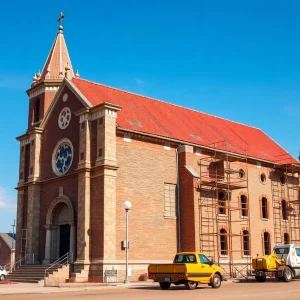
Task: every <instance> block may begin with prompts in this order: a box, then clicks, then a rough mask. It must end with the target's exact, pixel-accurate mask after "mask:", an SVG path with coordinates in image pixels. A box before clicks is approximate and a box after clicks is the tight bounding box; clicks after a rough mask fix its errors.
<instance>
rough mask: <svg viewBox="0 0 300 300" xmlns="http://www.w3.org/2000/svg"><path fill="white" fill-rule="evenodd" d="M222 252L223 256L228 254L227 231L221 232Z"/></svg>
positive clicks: (222, 230)
mask: <svg viewBox="0 0 300 300" xmlns="http://www.w3.org/2000/svg"><path fill="white" fill-rule="evenodd" d="M220 250H221V255H227V253H228V247H227V231H226V230H225V229H221V230H220Z"/></svg>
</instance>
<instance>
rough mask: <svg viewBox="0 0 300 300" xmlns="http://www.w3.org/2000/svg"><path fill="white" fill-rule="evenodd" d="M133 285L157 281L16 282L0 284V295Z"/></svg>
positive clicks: (128, 286) (147, 284)
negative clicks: (47, 283)
mask: <svg viewBox="0 0 300 300" xmlns="http://www.w3.org/2000/svg"><path fill="white" fill-rule="evenodd" d="M133 286H153V287H155V286H157V283H155V282H151V281H140V282H133V283H129V284H124V283H88V282H87V283H62V284H60V286H59V287H44V286H40V285H39V284H38V283H16V284H0V295H8V294H44V293H62V292H74V291H85V290H96V289H105V288H106V289H107V288H108V289H112V288H114V289H116V288H130V287H133Z"/></svg>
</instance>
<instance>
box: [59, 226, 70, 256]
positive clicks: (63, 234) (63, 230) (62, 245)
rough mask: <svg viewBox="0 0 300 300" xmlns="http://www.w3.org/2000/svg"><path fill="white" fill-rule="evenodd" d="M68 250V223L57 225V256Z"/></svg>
mask: <svg viewBox="0 0 300 300" xmlns="http://www.w3.org/2000/svg"><path fill="white" fill-rule="evenodd" d="M68 252H70V225H69V224H64V225H60V226H59V257H62V256H63V255H65V254H66V253H68Z"/></svg>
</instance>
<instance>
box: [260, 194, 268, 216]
mask: <svg viewBox="0 0 300 300" xmlns="http://www.w3.org/2000/svg"><path fill="white" fill-rule="evenodd" d="M261 217H262V218H263V219H269V213H268V200H267V198H265V197H263V198H262V199H261Z"/></svg>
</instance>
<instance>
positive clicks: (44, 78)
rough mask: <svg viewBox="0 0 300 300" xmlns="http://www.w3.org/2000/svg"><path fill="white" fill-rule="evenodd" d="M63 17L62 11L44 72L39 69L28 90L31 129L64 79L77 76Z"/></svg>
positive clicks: (42, 116)
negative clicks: (69, 51)
mask: <svg viewBox="0 0 300 300" xmlns="http://www.w3.org/2000/svg"><path fill="white" fill-rule="evenodd" d="M63 18H64V14H63V13H60V16H59V18H58V22H59V27H58V33H57V36H56V38H55V40H54V43H53V45H52V47H51V50H50V52H49V55H48V57H47V59H46V62H45V64H44V67H43V69H42V72H40V71H39V72H38V73H37V74H35V75H34V77H33V78H32V84H31V87H30V89H29V90H28V91H27V94H28V96H29V115H28V129H29V130H30V129H32V128H33V127H38V126H39V124H40V122H41V120H42V119H43V118H44V116H45V114H46V112H47V110H48V108H49V106H50V104H51V102H52V100H53V98H54V96H55V94H56V92H57V90H58V89H59V87H60V84H61V82H62V81H63V79H64V78H65V77H67V78H68V79H69V80H71V79H72V78H74V77H75V75H74V72H73V68H72V64H71V60H70V56H69V53H68V49H67V45H66V42H65V38H64V34H63V26H62V21H63Z"/></svg>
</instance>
